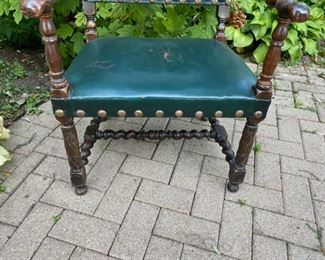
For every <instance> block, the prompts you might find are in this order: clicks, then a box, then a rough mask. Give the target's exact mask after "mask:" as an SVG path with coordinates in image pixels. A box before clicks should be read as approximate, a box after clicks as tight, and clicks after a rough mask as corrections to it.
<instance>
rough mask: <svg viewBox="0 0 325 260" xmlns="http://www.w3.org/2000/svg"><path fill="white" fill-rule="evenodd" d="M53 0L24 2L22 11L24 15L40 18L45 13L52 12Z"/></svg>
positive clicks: (26, 0)
mask: <svg viewBox="0 0 325 260" xmlns="http://www.w3.org/2000/svg"><path fill="white" fill-rule="evenodd" d="M53 2H54V1H52V0H23V1H22V3H21V11H22V13H23V15H25V16H28V17H33V18H40V17H41V16H42V15H43V14H44V13H49V12H51V9H52V6H53Z"/></svg>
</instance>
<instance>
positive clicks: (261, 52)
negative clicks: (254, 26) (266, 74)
mask: <svg viewBox="0 0 325 260" xmlns="http://www.w3.org/2000/svg"><path fill="white" fill-rule="evenodd" d="M267 50H268V48H267V45H266V44H265V43H264V42H263V43H260V45H258V47H257V48H256V49H255V51H254V52H253V56H254V58H255V60H256V62H257V63H262V62H263V61H264V58H265V55H266V53H267Z"/></svg>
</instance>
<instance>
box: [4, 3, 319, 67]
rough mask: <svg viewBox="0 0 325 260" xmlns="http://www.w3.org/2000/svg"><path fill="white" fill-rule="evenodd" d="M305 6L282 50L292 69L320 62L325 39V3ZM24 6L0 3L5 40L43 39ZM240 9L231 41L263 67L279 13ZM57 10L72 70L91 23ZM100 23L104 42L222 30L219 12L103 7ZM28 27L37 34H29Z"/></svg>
mask: <svg viewBox="0 0 325 260" xmlns="http://www.w3.org/2000/svg"><path fill="white" fill-rule="evenodd" d="M304 1H305V2H306V3H307V4H308V5H310V6H311V18H310V20H309V21H307V22H306V23H303V24H293V25H290V31H289V35H288V38H287V40H286V41H285V43H284V46H283V48H282V50H283V51H284V52H285V53H286V55H287V56H288V57H289V58H290V60H291V63H292V64H294V63H296V62H297V61H298V60H299V59H300V58H301V57H302V55H303V54H308V55H310V56H313V57H315V58H317V55H318V54H319V49H320V48H319V42H320V40H322V39H324V38H325V18H324V9H325V0H304ZM19 3H20V0H2V1H1V2H0V40H1V39H7V40H8V39H9V40H11V41H16V42H17V41H19V40H20V41H22V39H24V37H19V36H21V35H22V33H23V32H24V35H25V36H27V35H29V36H30V35H34V37H35V35H36V37H39V36H38V34H37V33H35V32H36V31H37V30H35V21H34V20H33V19H25V18H23V17H22V15H21V13H20V11H19ZM236 3H239V4H240V6H241V8H242V9H243V11H244V12H245V14H246V16H247V20H246V23H245V25H244V27H243V28H241V29H236V28H234V27H232V26H228V27H227V29H226V36H227V38H228V39H229V41H230V43H231V44H232V45H233V46H234V47H235V48H236V49H237V50H239V51H240V50H242V49H243V48H247V49H249V50H250V51H252V52H253V56H254V58H255V60H256V61H257V62H258V63H260V62H261V61H263V59H264V57H265V55H266V52H267V49H268V47H269V45H270V40H271V32H272V30H273V29H274V28H275V26H276V25H277V21H276V17H277V15H276V11H275V10H274V9H270V8H268V7H267V5H266V4H265V1H259V0H235V1H234V6H235V4H236ZM54 10H55V24H56V25H57V34H58V37H59V39H60V49H61V52H62V55H63V58H64V62H65V65H68V64H69V63H70V61H71V59H72V58H73V57H74V56H75V54H76V53H78V51H79V50H80V49H81V47H82V45H83V43H84V36H83V32H84V29H85V24H86V17H85V16H84V14H83V13H82V12H81V1H80V0H69V1H66V0H58V1H56V3H55V9H54ZM96 19H97V31H98V34H99V36H140V37H180V36H183V37H184V36H185V37H193V38H211V37H212V36H213V35H214V33H215V28H216V24H217V21H216V18H215V7H200V6H185V5H177V6H167V5H141V4H132V5H129V4H123V5H122V4H109V3H103V2H101V3H99V4H97V14H96ZM19 22H20V23H19ZM16 23H19V25H18V26H17V25H16ZM1 24H6V25H8V26H4V25H3V26H1ZM27 27H28V28H33V30H31V29H30V30H28V29H27ZM28 32H32V33H30V34H29V33H28ZM25 42H26V41H25ZM27 42H28V40H27ZM34 42H35V41H34ZM38 42H40V41H38Z"/></svg>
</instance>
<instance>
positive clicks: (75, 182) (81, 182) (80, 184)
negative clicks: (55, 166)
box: [70, 168, 87, 195]
mask: <svg viewBox="0 0 325 260" xmlns="http://www.w3.org/2000/svg"><path fill="white" fill-rule="evenodd" d="M70 178H71V184H72V186H73V187H75V193H76V194H77V195H83V194H86V193H87V185H86V178H87V176H86V171H85V168H81V169H80V170H78V171H76V170H71V172H70Z"/></svg>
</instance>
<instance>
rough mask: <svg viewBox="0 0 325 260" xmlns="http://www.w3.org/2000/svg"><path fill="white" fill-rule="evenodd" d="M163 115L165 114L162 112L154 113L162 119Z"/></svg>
mask: <svg viewBox="0 0 325 260" xmlns="http://www.w3.org/2000/svg"><path fill="white" fill-rule="evenodd" d="M164 114H165V113H164V111H162V110H157V111H156V113H155V115H156V117H164Z"/></svg>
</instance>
